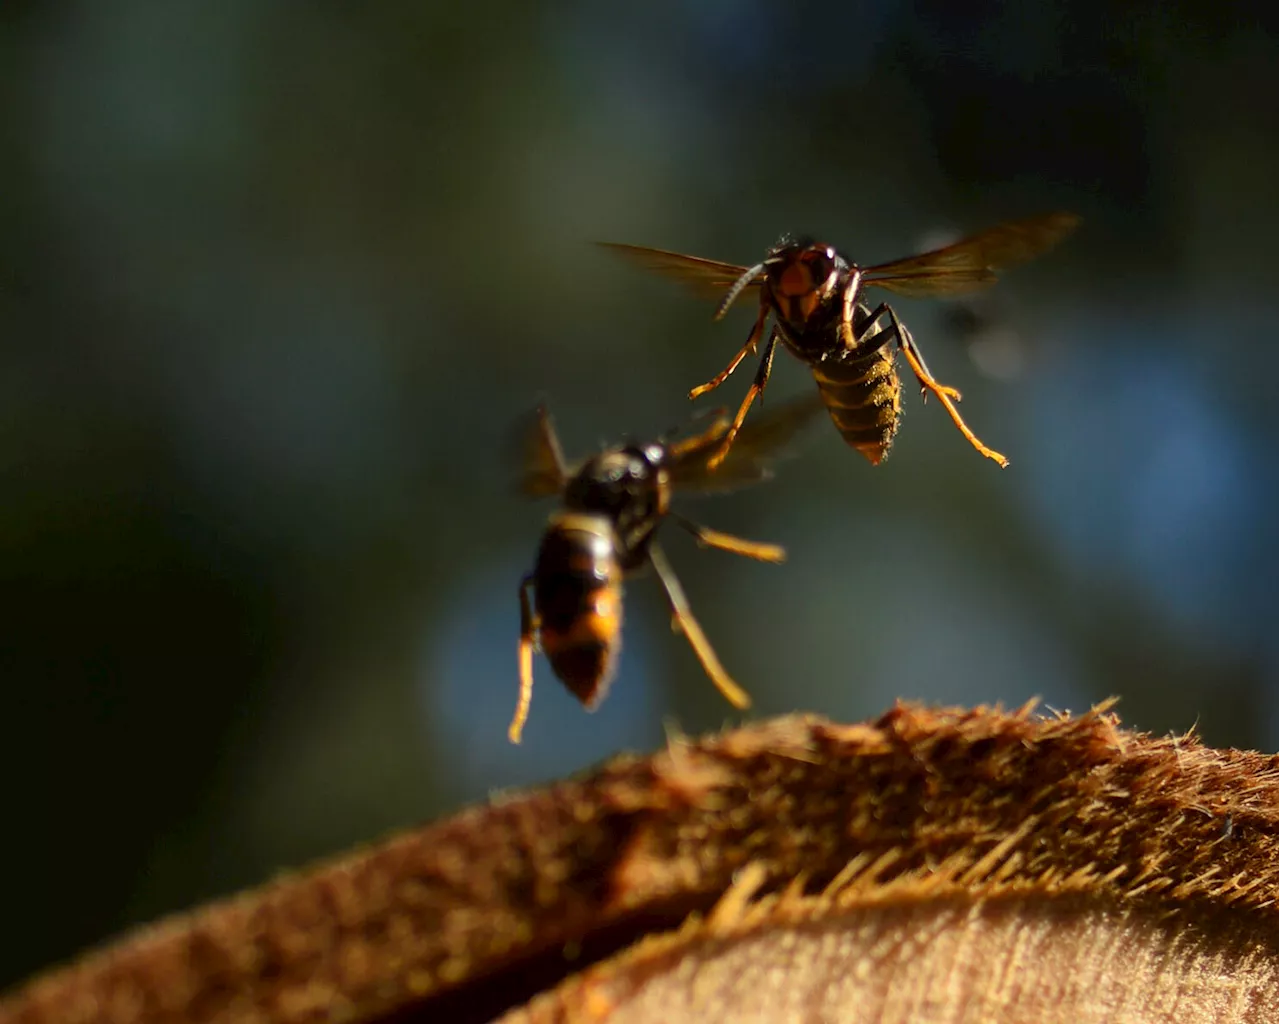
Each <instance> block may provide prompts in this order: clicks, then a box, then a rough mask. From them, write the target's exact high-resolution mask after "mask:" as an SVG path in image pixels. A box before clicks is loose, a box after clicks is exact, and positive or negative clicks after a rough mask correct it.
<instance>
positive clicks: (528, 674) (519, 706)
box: [507, 576, 534, 743]
mask: <svg viewBox="0 0 1280 1024" xmlns="http://www.w3.org/2000/svg"><path fill="white" fill-rule="evenodd" d="M532 583H533V577H531V576H526V577H525V578H524V579H523V580H521V581H520V645H519V648H518V652H517V656H516V657H517V661H518V662H519V665H520V696H519V697H518V698H517V699H516V713H515V714H514V715H513V716H512V718H511V725H510V726H509V727H508V728H507V739H509V740H510V741H511V742H512V743H519V742H520V734H521V733H523V732H524V723H525V722H526V721H528V718H529V703H530V701H532V700H533V634H534V624H533V609H532V607H531V606H530V604H529V586H530V584H532Z"/></svg>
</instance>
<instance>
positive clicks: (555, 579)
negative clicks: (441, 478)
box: [507, 395, 822, 743]
mask: <svg viewBox="0 0 1280 1024" xmlns="http://www.w3.org/2000/svg"><path fill="white" fill-rule="evenodd" d="M821 409H822V404H821V402H820V401H819V400H818V399H817V396H814V395H806V396H804V397H803V398H800V399H793V400H791V401H789V402H785V403H783V404H781V405H779V406H777V407H776V408H771V409H769V410H768V411H767V412H765V413H764V414H763V415H761V416H759V417H758V418H757V419H755V420H754V421H753V422H752V423H751V424H749V425H748V426H747V427H746V428H745V429H744V430H742V432H741V434H740V436H739V438H738V442H737V444H736V445H734V447H733V452H732V454H731V455H730V456H729V457H728V458H726V459H724V460H722V462H721V465H720V467H719V469H718V470H717V471H716V472H715V473H712V472H711V471H710V470H709V469H708V466H707V462H708V459H709V457H710V456H711V455H712V454H713V453H714V452H715V451H716V450H717V449H718V448H719V447H720V446H721V444H722V443H723V442H724V438H725V435H726V434H727V432H728V430H729V428H730V426H731V422H730V420H729V418H728V416H727V415H725V414H724V410H718V411H717V413H716V414H715V416H714V421H713V422H712V423H711V425H710V427H708V428H707V429H705V430H703V431H702V432H701V433H698V434H694V435H692V436H689V437H686V438H684V439H683V440H679V441H671V440H667V439H663V440H659V441H656V442H653V443H650V444H622V445H617V446H614V447H611V448H606V449H605V450H603V451H601V452H599V453H598V454H596V455H593V456H591V457H590V458H588V459H586V460H585V461H583V462H582V463H580V464H579V465H577V466H574V467H571V466H568V465H566V463H565V459H564V455H563V454H562V452H561V448H560V441H559V439H558V437H557V436H556V432H555V428H554V426H553V425H552V422H551V417H550V415H549V414H548V413H547V411H546V409H545V408H539V409H538V410H537V413H536V415H535V422H534V423H533V424H532V425H531V427H530V429H529V430H528V433H527V436H526V438H525V441H524V465H523V470H522V478H521V481H520V484H521V490H523V491H524V493H525V494H527V495H529V496H532V497H549V496H558V497H559V498H560V503H561V507H560V508H559V509H558V510H557V511H556V512H554V513H552V515H551V517H550V518H549V520H548V522H547V527H546V530H545V531H544V533H543V535H542V543H541V544H540V545H539V547H538V555H537V560H536V562H535V563H534V568H533V572H532V573H530V574H529V575H528V576H526V577H525V578H524V579H523V580H521V582H520V643H519V656H518V660H519V668H520V695H519V699H518V701H517V703H516V711H515V715H514V717H513V718H512V720H511V727H510V728H509V729H508V731H507V735H508V737H509V738H510V740H511V742H512V743H519V742H520V734H521V732H522V731H523V729H524V723H525V720H526V719H527V718H528V715H529V702H530V699H531V698H532V696H533V651H534V647H535V645H538V646H540V647H541V649H542V652H543V653H544V654H545V655H546V656H547V660H548V661H550V662H551V668H552V670H553V671H554V672H555V674H556V675H557V676H558V677H559V678H560V681H561V682H563V683H564V685H565V686H566V688H567V689H568V690H569V692H570V693H572V694H573V695H574V696H575V697H577V698H578V700H579V701H581V702H582V704H583V705H584V706H585V707H586V708H587V709H588V710H592V709H594V708H595V707H596V705H598V704H599V703H600V701H601V700H602V699H603V697H604V695H605V692H606V691H607V689H608V686H609V682H610V680H611V679H612V677H613V674H614V669H615V667H616V665H617V660H618V652H619V649H620V647H621V634H622V585H623V579H624V577H627V576H629V575H631V574H632V573H635V572H637V571H639V570H640V569H642V568H644V567H645V566H646V565H648V566H652V567H653V570H654V573H655V574H656V575H657V577H658V582H659V583H660V584H661V585H662V589H663V591H664V592H665V594H666V597H667V603H668V604H669V605H670V606H671V614H672V625H673V627H674V628H677V629H679V630H680V631H681V632H683V633H684V635H685V638H686V639H687V640H688V641H689V644H690V646H691V647H692V648H693V652H694V654H696V655H697V657H698V661H700V662H701V663H702V668H703V670H704V671H705V672H706V673H707V675H708V677H710V679H711V682H712V683H714V684H715V686H716V688H717V689H718V690H719V691H720V692H721V693H722V694H723V695H724V696H725V699H727V700H728V701H729V703H730V704H732V705H733V706H734V707H737V708H745V707H748V706H750V704H751V699H750V698H749V697H748V696H747V694H746V693H745V692H744V691H743V690H742V689H741V688H740V687H739V686H738V684H737V683H735V682H734V681H733V679H732V678H731V677H730V676H729V673H728V672H726V671H725V669H724V667H723V666H722V665H721V664H720V659H719V658H718V657H716V653H715V651H714V650H713V649H712V647H711V644H710V643H709V642H708V640H707V638H706V636H705V634H704V633H703V632H702V627H701V626H699V625H698V620H697V619H695V618H694V616H693V612H692V611H691V610H690V608H689V602H688V600H687V599H686V598H685V595H684V591H683V590H682V589H681V586H680V581H679V580H678V579H677V578H676V576H675V573H674V571H673V570H672V568H671V566H670V564H669V563H668V562H667V559H666V556H665V555H663V553H662V549H661V548H659V547H658V544H657V542H656V541H655V539H654V535H655V534H656V533H657V530H658V527H659V526H660V525H661V524H662V521H663V520H664V519H668V518H669V519H672V520H674V521H675V522H676V523H677V524H679V525H680V526H681V527H683V528H684V529H686V530H688V531H689V532H690V533H691V534H693V536H694V537H695V538H696V539H697V541H698V543H699V544H701V545H703V546H705V547H711V548H719V549H720V550H721V551H728V552H730V553H731V554H735V555H743V556H745V557H747V558H754V559H757V560H758V561H761V562H781V561H783V559H784V558H785V557H786V553H785V551H784V550H783V549H782V548H780V547H778V546H777V545H775V544H761V543H757V542H755V541H749V540H743V539H741V538H739V537H733V536H730V535H729V534H727V533H720V532H719V531H717V530H711V529H708V528H707V527H705V526H701V525H699V524H697V523H695V522H692V521H691V520H689V519H686V518H684V517H683V516H681V515H679V514H678V513H675V512H672V511H671V510H670V502H671V495H672V493H673V492H676V491H696V492H703V493H708V492H717V491H727V490H732V489H734V488H736V487H740V486H746V485H749V484H753V483H758V482H761V481H763V480H767V479H769V477H770V476H771V475H772V473H771V471H770V468H769V463H770V461H771V457H772V458H776V457H777V456H778V455H779V454H781V451H782V449H783V448H784V446H785V445H787V443H788V442H789V441H791V440H792V438H794V437H795V436H796V435H797V434H798V432H799V431H800V430H801V428H803V427H804V426H805V425H806V424H807V423H808V422H809V421H810V420H811V419H812V418H813V417H814V415H815V414H816V413H818V412H819V411H820V410H821ZM530 592H532V600H531V599H530Z"/></svg>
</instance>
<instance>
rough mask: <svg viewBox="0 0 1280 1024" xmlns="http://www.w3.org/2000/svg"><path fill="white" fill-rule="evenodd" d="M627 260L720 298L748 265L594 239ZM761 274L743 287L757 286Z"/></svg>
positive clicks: (762, 276) (748, 268) (706, 295)
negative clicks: (743, 265) (742, 265)
mask: <svg viewBox="0 0 1280 1024" xmlns="http://www.w3.org/2000/svg"><path fill="white" fill-rule="evenodd" d="M596 244H597V245H600V246H603V247H604V248H606V249H609V250H610V251H612V252H615V253H617V254H618V255H619V256H621V257H623V258H624V259H626V260H629V261H630V262H632V263H634V264H636V265H637V266H640V267H643V268H644V269H646V270H652V271H655V272H657V273H659V274H663V275H664V276H666V277H670V278H673V279H674V280H677V281H680V282H683V283H684V284H685V285H687V286H689V287H690V288H692V289H693V290H694V291H695V292H696V293H697V294H699V295H701V296H702V297H704V298H709V299H719V298H723V297H724V294H725V292H727V291H728V290H729V289H730V288H732V287H733V286H734V285H735V284H736V283H737V282H738V279H739V278H740V277H742V275H743V274H745V273H746V272H747V271H748V270H750V269H751V268H750V267H740V266H738V265H737V264H735V263H721V262H719V261H718V260H704V259H702V258H701V257H700V256H685V255H684V254H682V253H678V252H668V251H667V250H666V249H649V248H646V247H645V246H643V245H624V244H623V243H621V242H597V243H596ZM763 280H764V274H763V273H760V274H757V275H756V277H755V278H754V279H752V280H751V282H750V283H748V284H747V285H746V286H745V287H744V288H743V291H746V290H748V289H751V288H758V287H760V282H761V281H763Z"/></svg>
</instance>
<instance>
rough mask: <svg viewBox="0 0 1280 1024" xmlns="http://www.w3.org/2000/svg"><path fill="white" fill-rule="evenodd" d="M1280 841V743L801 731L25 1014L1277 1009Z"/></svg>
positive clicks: (805, 724)
mask: <svg viewBox="0 0 1280 1024" xmlns="http://www.w3.org/2000/svg"><path fill="white" fill-rule="evenodd" d="M1278 831H1280V830H1278V826H1277V758H1276V757H1275V756H1274V755H1261V754H1255V753H1248V752H1241V751H1223V750H1213V749H1210V748H1206V747H1203V746H1201V745H1200V744H1199V743H1198V742H1197V741H1196V740H1194V739H1193V738H1191V737H1189V736H1187V737H1181V738H1161V739H1154V738H1151V737H1148V736H1143V735H1141V734H1137V733H1133V732H1128V731H1124V730H1122V729H1120V728H1119V726H1118V723H1117V721H1116V719H1115V718H1114V716H1112V715H1110V714H1109V713H1107V711H1106V710H1105V708H1099V709H1095V710H1094V711H1093V712H1090V713H1089V714H1086V715H1084V716H1081V717H1078V718H1069V717H1066V716H1053V717H1048V718H1037V717H1035V716H1033V715H1032V714H1031V711H1030V709H1029V708H1025V709H1023V710H1021V711H1018V712H1016V713H1005V712H1001V711H999V710H998V709H997V710H991V709H986V708H979V709H976V710H973V711H964V710H958V709H948V710H930V709H925V708H921V707H916V706H899V707H896V708H895V709H893V710H892V711H890V712H889V713H887V714H886V715H884V716H883V717H881V718H880V719H879V720H878V721H876V722H873V723H867V724H862V725H836V724H833V723H831V722H828V721H825V720H823V719H820V718H816V717H811V716H795V717H789V718H782V719H777V720H774V721H770V722H763V723H760V724H757V725H753V726H749V727H747V728H744V729H739V730H736V731H731V732H726V733H723V734H720V735H715V736H710V737H707V738H704V739H701V740H696V741H692V740H690V741H685V740H680V741H675V742H673V743H672V744H671V745H670V746H669V747H668V748H667V749H666V750H664V751H662V752H660V753H658V754H656V755H654V756H652V757H649V758H636V757H622V758H618V759H616V760H614V761H613V762H610V763H609V764H607V765H605V766H604V767H602V768H600V769H598V770H596V771H593V772H591V773H589V774H587V775H585V776H583V777H582V778H580V779H576V780H571V781H567V782H563V783H559V784H556V785H553V786H549V787H546V788H544V789H540V790H535V791H531V792H528V793H524V794H519V795H512V796H507V797H503V798H500V799H498V800H495V801H493V802H491V803H490V804H489V805H488V806H485V807H482V808H477V809H474V810H470V811H467V812H465V813H463V814H461V815H459V816H457V817H455V818H453V819H451V820H448V821H444V822H440V823H437V824H434V825H430V826H427V827H425V828H423V829H420V830H417V831H414V832H410V833H407V834H404V835H401V836H399V837H396V838H393V839H390V840H388V841H385V842H382V843H380V844H378V845H376V846H374V847H371V848H370V849H368V850H365V851H361V852H358V853H355V854H352V855H350V856H348V857H346V858H343V859H341V860H338V861H335V862H332V863H330V864H327V865H323V866H320V867H318V868H315V869H312V870H310V871H308V872H305V873H303V874H300V875H297V876H295V877H291V878H286V879H283V880H280V881H277V882H275V883H273V884H271V885H268V886H266V887H264V888H262V889H259V890H257V891H254V892H250V893H248V894H245V895H243V896H241V897H238V898H236V899H233V900H230V901H227V902H223V903H219V904H214V905H211V906H209V907H206V908H203V909H200V910H197V911H195V912H194V913H192V914H189V915H186V916H183V917H179V918H175V919H173V920H171V921H168V922H164V923H161V924H160V925H158V926H155V927H153V928H150V929H146V930H143V931H140V932H138V933H136V934H134V935H132V936H127V937H125V938H123V939H122V940H120V941H119V942H117V943H116V944H115V945H113V946H111V947H108V948H107V949H105V950H102V951H99V952H96V953H92V954H89V955H88V956H86V957H85V958H84V959H82V960H81V961H80V962H79V963H76V964H73V965H72V966H70V967H67V968H64V969H61V970H58V971H55V972H52V973H50V974H48V975H46V976H44V977H43V978H40V979H37V980H36V981H34V982H32V983H30V984H29V985H27V986H26V987H24V988H22V989H20V990H18V991H17V992H15V993H13V994H12V995H11V996H10V997H9V998H8V1000H6V1001H3V1002H0V1024H50V1022H53V1021H59V1022H63V1021H65V1022H68V1024H80V1022H89V1021H103V1022H106V1024H143V1022H147V1024H150V1022H160V1021H166V1022H167V1021H179V1020H182V1021H197V1022H201V1021H214V1020H218V1021H245V1022H248V1021H257V1022H273V1024H274V1022H280V1024H283V1022H294V1021H318V1020H345V1021H361V1022H363V1021H383V1020H392V1019H395V1020H401V1021H407V1020H424V1021H425V1020H448V1021H462V1022H465V1021H481V1020H490V1019H493V1018H497V1017H501V1016H503V1014H507V1019H509V1020H512V1021H517V1020H518V1021H539V1022H541V1021H586V1020H592V1021H594V1020H605V1019H608V1020H611V1021H612V1020H617V1021H680V1020H690V1021H692V1020H716V1019H731V1020H743V1021H753V1020H759V1021H766V1020H769V1021H774V1020H797V1021H808V1020H813V1021H819V1020H820V1021H854V1020H857V1021H882V1022H889V1021H898V1020H902V1021H905V1020H927V1021H939V1022H943V1021H947V1022H950V1021H962V1020H964V1021H969V1020H973V1021H978V1020H1011V1021H1022V1020H1028V1021H1030V1020H1041V1021H1049V1020H1072V1021H1076V1020H1079V1021H1091V1020H1133V1021H1146V1020H1179V1021H1197V1020H1224V1021H1227V1020H1231V1021H1234V1020H1252V1019H1257V1020H1275V1019H1276V1017H1275V1004H1276V995H1277V941H1276V924H1277V917H1276V897H1277V876H1276V868H1277V859H1276V858H1277V836H1278ZM535 997H536V998H535Z"/></svg>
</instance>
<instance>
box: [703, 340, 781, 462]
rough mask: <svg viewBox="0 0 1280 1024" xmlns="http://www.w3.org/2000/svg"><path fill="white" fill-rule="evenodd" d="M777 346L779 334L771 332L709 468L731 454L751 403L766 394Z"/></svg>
mask: <svg viewBox="0 0 1280 1024" xmlns="http://www.w3.org/2000/svg"><path fill="white" fill-rule="evenodd" d="M777 346H778V335H777V334H776V333H774V334H771V335H770V336H769V344H767V345H766V346H765V347H764V355H763V356H762V357H761V359H760V366H759V368H758V369H757V370H756V379H755V380H753V381H752V382H751V387H749V388H748V389H747V397H746V398H744V399H743V400H742V404H741V405H740V406H738V413H737V415H736V416H734V417H733V422H732V423H731V424H730V425H729V431H728V433H726V434H725V435H724V440H723V441H721V442H720V448H719V449H718V450H717V451H716V453H715V454H714V455H713V456H711V458H709V459H707V469H711V470H714V469H716V468H717V467H718V466H719V465H720V463H722V462H724V460H725V456H727V455H728V454H729V449H730V448H732V447H733V439H734V438H735V437H737V436H738V431H739V430H741V429H742V424H743V423H744V422H745V421H746V418H747V413H748V411H750V409H751V403H752V402H754V401H755V400H756V399H757V398H759V397H760V396H761V395H762V394H764V388H765V385H766V384H768V383H769V374H770V373H772V372H773V353H774V351H775V350H776V349H777Z"/></svg>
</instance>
